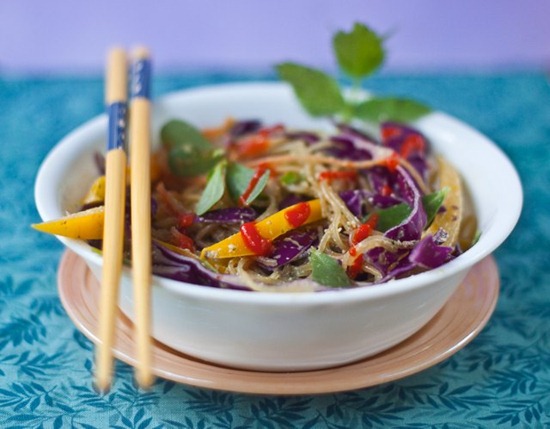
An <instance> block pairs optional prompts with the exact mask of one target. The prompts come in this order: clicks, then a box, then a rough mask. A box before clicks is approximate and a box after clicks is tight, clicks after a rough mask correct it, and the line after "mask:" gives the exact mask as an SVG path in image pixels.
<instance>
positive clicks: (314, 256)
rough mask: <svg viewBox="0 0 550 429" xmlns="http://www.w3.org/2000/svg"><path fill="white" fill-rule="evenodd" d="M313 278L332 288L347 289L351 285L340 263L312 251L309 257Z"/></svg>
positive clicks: (317, 251)
mask: <svg viewBox="0 0 550 429" xmlns="http://www.w3.org/2000/svg"><path fill="white" fill-rule="evenodd" d="M309 262H310V263H311V270H312V272H311V277H312V278H313V280H315V281H316V282H317V283H319V284H322V285H324V286H330V287H346V286H350V285H351V280H350V279H349V277H348V275H347V274H346V271H345V270H344V268H343V267H342V265H340V263H339V262H338V261H337V260H336V259H334V258H332V257H330V256H329V255H327V254H325V253H322V252H320V251H319V250H315V249H314V250H312V251H311V253H310V255H309Z"/></svg>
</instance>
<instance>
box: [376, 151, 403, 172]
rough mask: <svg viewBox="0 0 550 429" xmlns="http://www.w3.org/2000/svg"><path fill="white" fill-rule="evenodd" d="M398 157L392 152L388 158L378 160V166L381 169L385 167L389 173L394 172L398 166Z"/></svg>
mask: <svg viewBox="0 0 550 429" xmlns="http://www.w3.org/2000/svg"><path fill="white" fill-rule="evenodd" d="M399 158H400V157H399V155H398V154H397V153H395V152H393V153H392V154H391V155H390V156H388V157H387V158H384V159H382V160H380V165H381V166H383V167H386V168H387V169H388V170H390V172H392V173H393V172H395V170H396V169H397V166H398V165H399Z"/></svg>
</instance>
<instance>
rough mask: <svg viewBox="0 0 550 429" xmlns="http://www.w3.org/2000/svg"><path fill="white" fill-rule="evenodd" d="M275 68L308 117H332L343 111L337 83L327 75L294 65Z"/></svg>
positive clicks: (343, 103)
mask: <svg viewBox="0 0 550 429" xmlns="http://www.w3.org/2000/svg"><path fill="white" fill-rule="evenodd" d="M276 68H277V72H278V73H279V76H280V78H281V79H283V80H285V81H287V82H288V83H289V84H290V85H291V86H292V88H293V89H294V92H295V93H296V96H297V97H298V100H300V103H301V104H302V106H303V107H304V109H306V110H307V111H308V112H309V114H310V115H312V116H332V115H336V114H338V113H340V112H341V111H342V110H343V109H344V107H345V101H344V97H343V96H342V93H341V92H340V88H339V86H338V83H337V82H336V80H335V79H333V78H332V77H331V76H329V75H328V74H326V73H324V72H322V71H320V70H315V69H312V68H309V67H306V66H302V65H299V64H295V63H282V64H279V65H277V67H276Z"/></svg>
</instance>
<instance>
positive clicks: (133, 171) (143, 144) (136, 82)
mask: <svg viewBox="0 0 550 429" xmlns="http://www.w3.org/2000/svg"><path fill="white" fill-rule="evenodd" d="M131 76H132V79H131V84H130V88H131V90H130V97H131V98H130V180H131V191H130V198H131V205H130V206H131V219H132V273H133V285H134V311H135V328H136V346H137V349H136V352H137V358H138V359H137V372H136V376H135V377H136V381H137V383H138V384H139V385H140V386H141V387H144V388H147V387H149V386H151V384H152V383H153V380H154V377H153V375H152V373H151V337H150V332H149V326H150V321H151V311H150V305H149V303H150V284H151V177H150V176H151V173H150V158H151V153H150V150H151V149H150V144H151V137H150V136H151V103H150V77H151V61H150V58H149V52H148V50H147V49H146V48H137V49H135V50H134V53H133V61H132V73H131Z"/></svg>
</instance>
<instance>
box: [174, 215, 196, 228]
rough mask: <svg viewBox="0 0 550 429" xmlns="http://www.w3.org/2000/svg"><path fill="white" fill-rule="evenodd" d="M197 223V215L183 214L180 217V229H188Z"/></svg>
mask: <svg viewBox="0 0 550 429" xmlns="http://www.w3.org/2000/svg"><path fill="white" fill-rule="evenodd" d="M193 222H195V213H181V214H180V215H179V216H178V227H179V228H187V227H189V226H191V225H193Z"/></svg>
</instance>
